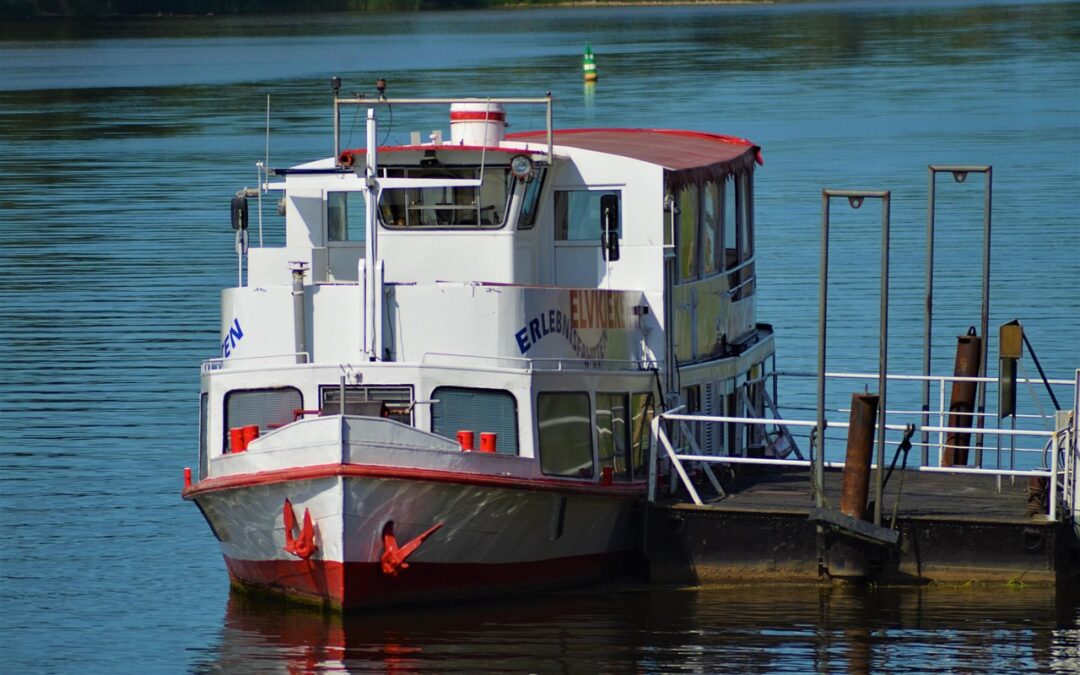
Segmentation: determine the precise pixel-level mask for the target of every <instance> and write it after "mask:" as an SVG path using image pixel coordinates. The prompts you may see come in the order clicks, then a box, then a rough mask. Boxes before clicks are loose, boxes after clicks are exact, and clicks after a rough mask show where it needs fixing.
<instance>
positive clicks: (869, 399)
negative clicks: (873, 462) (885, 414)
mask: <svg viewBox="0 0 1080 675" xmlns="http://www.w3.org/2000/svg"><path fill="white" fill-rule="evenodd" d="M877 408H878V395H877V394H852V395H851V419H850V423H849V426H848V439H847V456H846V457H845V459H844V481H843V486H842V488H841V491H840V511H841V513H844V514H846V515H849V516H851V517H852V518H858V519H860V520H863V519H864V516H865V513H866V498H867V496H868V495H869V494H870V456H871V453H872V451H873V448H874V429H875V426H876V423H877Z"/></svg>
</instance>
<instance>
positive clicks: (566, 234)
mask: <svg viewBox="0 0 1080 675" xmlns="http://www.w3.org/2000/svg"><path fill="white" fill-rule="evenodd" d="M620 200H621V195H620V193H619V190H617V189H611V188H596V187H591V188H590V187H585V186H583V187H581V188H575V189H565V190H559V189H557V190H555V284H556V285H557V286H575V287H579V288H604V287H606V282H607V278H608V276H609V275H610V274H611V271H612V268H613V266H614V265H617V264H618V259H619V254H618V246H619V244H620V243H621V242H620V240H621V238H622V221H621V216H620V215H619V214H620V211H621V209H620V208H619V206H620V205H619V202H620ZM605 213H606V214H607V216H606V219H605Z"/></svg>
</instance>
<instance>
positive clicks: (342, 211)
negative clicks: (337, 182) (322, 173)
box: [326, 192, 367, 242]
mask: <svg viewBox="0 0 1080 675" xmlns="http://www.w3.org/2000/svg"><path fill="white" fill-rule="evenodd" d="M366 211H367V205H366V202H365V201H364V195H363V193H360V192H327V193H326V241H327V242H342V241H350V242H362V241H364V238H365V237H366V236H367V231H366V227H365V220H366Z"/></svg>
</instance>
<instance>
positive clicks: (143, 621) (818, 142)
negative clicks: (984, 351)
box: [0, 2, 1080, 673]
mask: <svg viewBox="0 0 1080 675" xmlns="http://www.w3.org/2000/svg"><path fill="white" fill-rule="evenodd" d="M586 42H591V43H592V45H593V47H594V49H595V50H596V51H597V53H598V60H599V67H600V73H601V80H600V82H599V85H598V86H597V87H595V89H586V88H584V86H583V85H582V83H581V81H580V54H581V51H582V48H583V45H584V44H585V43H586ZM334 74H336V75H340V76H342V77H343V78H344V79H345V87H344V88H345V90H346V91H352V90H370V89H371V86H370V85H369V84H368V83H369V82H371V81H372V80H373V79H374V78H375V77H376V76H385V77H387V79H388V80H389V81H390V87H391V89H390V91H391V93H392V94H394V95H400V96H408V95H429V96H442V95H453V94H465V95H478V94H490V95H502V96H515V95H528V96H534V95H539V94H543V93H544V92H546V91H548V90H551V91H552V92H553V93H554V94H555V96H556V100H557V102H558V105H557V108H556V122H557V124H558V125H559V126H565V127H573V126H615V125H617V126H658V127H688V128H698V129H703V130H709V131H718V132H722V133H730V134H735V135H739V136H744V137H748V138H751V139H753V140H755V141H756V142H757V143H759V144H761V145H762V146H763V147H764V155H765V162H766V164H765V166H764V167H763V168H762V169H761V170H760V171H759V174H758V187H757V198H758V202H757V207H758V222H759V235H758V252H759V260H760V261H761V262H760V263H759V265H760V266H759V275H760V277H759V278H760V281H759V287H760V301H759V311H760V317H761V319H762V320H765V321H770V322H772V323H773V324H774V325H775V326H776V329H777V333H778V335H779V348H778V351H779V360H780V364H781V366H782V367H785V368H790V369H794V370H811V369H813V367H814V365H815V351H814V350H815V344H814V339H815V335H816V326H817V316H816V303H817V291H816V283H817V252H818V228H819V223H820V218H821V196H820V194H821V193H820V190H821V189H822V188H823V187H832V188H866V189H891V190H892V191H893V208H892V221H893V227H894V240H895V241H894V250H893V256H892V266H893V271H892V275H891V276H892V284H893V287H892V293H893V306H892V315H891V323H890V348H891V350H892V351H891V354H890V370H892V371H897V372H900V371H907V372H917V371H918V370H919V369H920V366H921V351H920V350H921V339H922V329H921V320H922V294H923V287H922V276H923V255H922V252H923V245H924V244H923V239H922V237H923V230H924V228H925V222H926V185H927V176H926V174H927V171H926V166H927V164H930V163H965V164H968V163H971V164H992V165H993V166H994V178H995V183H994V246H995V248H994V256H993V275H994V278H993V286H992V303H993V304H992V308H991V310H992V311H991V322H990V323H991V326H996V325H997V324H999V323H1002V322H1004V321H1007V320H1009V319H1012V318H1019V319H1020V320H1021V321H1022V322H1023V323H1024V325H1025V328H1026V331H1027V333H1028V336H1029V337H1030V338H1031V340H1032V342H1033V344H1034V346H1035V348H1036V349H1037V350H1038V353H1039V355H1040V356H1041V358H1042V360H1043V361H1044V363H1046V365H1047V366H1048V367H1049V369H1050V370H1051V373H1052V374H1053V375H1055V376H1058V377H1069V375H1070V373H1071V372H1072V369H1075V368H1076V367H1077V366H1080V287H1078V286H1080V285H1078V283H1077V279H1078V278H1080V216H1078V213H1080V200H1078V198H1077V192H1076V186H1077V184H1078V182H1080V4H1077V3H1036V4H1011V3H980V2H964V3H919V2H907V3H897V4H889V3H874V4H866V3H857V2H846V3H834V4H829V3H822V4H798V5H777V6H761V7H752V6H751V7H747V6H732V7H721V6H717V7H684V8H666V9H657V8H647V7H646V8H632V9H627V8H618V9H607V10H594V9H557V10H542V11H531V10H530V11H524V10H523V11H504V12H491V13H487V12H481V13H455V14H422V15H394V14H387V15H372V16H316V17H308V16H301V17H271V18H262V17H260V18H239V19H238V18H213V17H204V18H196V19H138V20H128V21H122V22H111V23H95V22H80V23H48V24H44V25H26V24H3V25H0V181H2V182H0V185H2V187H0V237H2V239H0V242H2V259H0V262H2V264H3V267H2V269H3V272H2V277H0V303H2V304H0V308H2V311H0V357H2V358H3V362H4V363H5V366H6V367H5V369H4V377H3V378H0V380H2V381H0V528H2V530H3V532H4V534H5V537H4V545H3V546H0V616H3V617H4V620H3V622H2V628H0V663H2V664H3V666H2V668H3V670H4V671H5V672H12V673H15V672H28V671H37V672H54V671H78V672H115V671H139V672H146V671H160V672H184V671H199V672H203V671H230V672H231V671H266V670H269V671H273V670H278V671H291V672H303V671H305V670H308V669H320V668H325V669H329V670H334V669H352V670H357V671H364V670H373V671H412V670H439V669H441V670H457V671H468V672H474V671H480V670H493V671H510V672H527V671H533V672H550V671H567V672H628V671H639V672H640V671H644V672H679V671H691V672H715V671H721V670H730V671H732V672H778V671H787V672H807V671H818V672H853V673H860V672H898V671H909V672H919V671H927V670H933V669H949V670H956V671H977V672H979V671H1002V670H1009V671H1013V672H1016V671H1030V672H1046V671H1058V672H1075V671H1076V670H1077V669H1080V648H1078V647H1077V644H1078V643H1080V629H1078V621H1080V615H1078V610H1077V604H1076V600H1075V599H1069V598H1063V597H1055V595H1054V594H1053V593H1050V592H1047V591H1044V590H1039V589H1031V588H1025V589H1018V590H1010V589H1006V588H1002V587H984V586H979V585H974V586H973V587H970V588H931V589H924V590H921V591H920V590H909V591H903V592H901V591H884V590H882V591H876V592H864V593H846V594H845V593H841V592H839V591H832V592H830V591H819V590H818V589H789V588H781V589H777V588H768V589H735V590H732V589H706V590H678V589H648V588H641V587H631V588H622V587H620V588H609V589H601V590H598V591H587V592H578V593H570V594H563V595H556V596H551V597H544V598H535V599H528V600H518V601H512V602H497V603H484V604H479V605H473V606H464V607H460V608H454V609H452V610H446V609H440V610H435V611H423V612H407V613H394V614H385V615H381V616H378V617H360V618H354V619H350V620H348V621H346V622H344V623H342V622H341V621H338V620H332V619H324V618H323V617H322V616H321V615H311V614H308V613H303V612H300V613H297V612H285V613H283V612H282V611H281V610H280V609H279V608H277V607H273V606H271V607H266V606H259V605H254V606H252V605H251V604H249V603H246V602H243V601H241V600H240V599H238V598H233V599H230V598H229V593H228V585H227V582H226V576H225V571H224V566H223V564H222V562H221V559H220V556H219V553H218V549H217V545H216V542H215V541H214V540H213V537H212V536H211V534H210V533H209V531H208V529H207V528H206V526H205V524H204V523H203V522H202V519H201V517H200V516H199V514H198V511H197V509H195V508H194V507H193V506H192V505H190V504H186V503H183V502H182V501H181V500H180V499H179V489H180V486H181V469H182V467H183V466H185V465H191V464H192V463H194V461H195V447H196V440H197V438H196V429H197V415H198V410H197V409H198V405H197V395H198V363H199V361H200V360H202V359H203V358H206V357H209V356H213V355H214V354H215V353H216V349H217V345H216V343H217V331H218V316H219V315H218V290H219V288H220V287H223V286H227V285H229V284H232V283H234V279H235V258H234V256H233V253H232V232H231V230H230V228H229V224H228V216H227V209H228V207H227V202H228V199H229V198H230V197H231V195H232V193H233V192H234V191H235V190H236V189H237V188H239V187H241V186H243V185H245V184H248V185H252V184H254V183H255V170H254V162H255V161H256V160H257V159H259V158H261V157H262V156H263V152H264V115H265V105H266V96H267V94H269V95H270V96H271V100H272V106H273V113H272V136H271V148H270V153H271V164H272V165H275V166H283V165H288V164H291V163H296V162H299V161H304V160H308V159H311V158H312V157H314V156H316V155H321V154H329V152H330V150H331V147H332V139H331V137H330V135H329V133H328V129H329V127H328V125H327V122H328V120H329V107H328V99H329V95H330V92H329V87H328V83H327V81H328V78H329V77H330V75H334ZM510 121H511V124H512V125H514V129H516V130H522V129H528V128H533V127H537V126H540V125H542V119H540V118H539V116H534V117H529V116H520V115H519V116H517V117H515V118H513V119H511V120H510ZM435 126H445V122H444V121H443V120H441V119H439V120H436V121H435V124H434V125H431V122H430V121H422V120H419V119H410V118H407V117H406V115H405V114H404V113H400V114H399V117H398V119H397V120H396V121H395V122H394V125H393V126H392V128H391V129H390V138H389V140H390V142H394V141H404V140H407V139H408V132H409V131H411V130H413V129H431V128H434V127H435ZM352 141H353V142H354V143H360V142H361V138H360V135H359V134H354V138H353V139H352ZM939 198H940V204H939V207H940V210H939V214H938V224H939V239H940V248H939V252H938V260H939V264H940V265H941V267H939V268H938V275H939V276H938V279H939V285H938V286H937V288H936V296H935V300H936V303H935V304H936V311H937V314H936V321H937V323H936V326H935V350H936V353H937V355H938V358H937V363H938V366H939V367H938V368H936V370H945V369H947V368H948V366H949V360H950V358H951V356H950V355H949V351H950V350H951V347H950V343H951V342H952V340H953V337H952V336H955V335H957V334H959V333H961V332H963V331H964V329H966V327H967V326H968V325H972V324H977V323H978V319H979V288H980V286H979V283H980V282H979V271H980V262H979V260H980V259H979V255H980V252H979V250H980V249H979V246H980V243H979V238H980V231H981V224H982V210H981V209H982V183H981V181H980V180H978V179H977V178H976V179H974V180H972V179H969V180H968V182H967V183H965V184H963V185H956V184H953V183H952V182H951V181H947V179H945V178H942V179H940V180H939ZM877 209H878V207H877V206H876V205H873V204H868V206H867V207H864V208H863V209H862V210H861V211H857V212H855V211H851V210H850V209H847V208H846V207H844V209H843V210H840V209H838V208H834V212H833V213H834V215H833V222H834V226H835V228H836V229H835V235H834V253H833V256H834V257H833V268H832V272H833V275H834V277H833V279H832V281H831V286H830V307H831V313H830V326H829V329H830V335H831V336H832V338H831V339H832V342H831V343H830V355H831V356H830V364H829V365H830V368H836V369H841V368H844V369H858V370H864V371H872V370H874V369H875V368H876V354H877V288H878V242H879V230H878V223H879V222H880V215H879V211H878V210H877ZM275 236H276V235H275ZM271 239H272V240H273V237H271ZM991 358H992V359H993V358H994V354H993V353H991ZM1029 367H1030V366H1029ZM800 397H804V398H803V400H805V396H804V394H803V393H801V392H799V391H793V392H792V398H793V399H795V400H799V399H800Z"/></svg>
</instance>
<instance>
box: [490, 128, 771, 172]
mask: <svg viewBox="0 0 1080 675" xmlns="http://www.w3.org/2000/svg"><path fill="white" fill-rule="evenodd" d="M506 140H508V141H522V142H526V143H544V144H546V143H547V133H546V132H544V131H525V132H519V133H514V134H507V135H506ZM554 142H555V145H562V146H566V147H570V148H581V149H582V150H593V151H596V152H603V153H607V154H611V155H618V156H620V157H627V158H630V159H637V160H641V161H643V162H648V163H650V164H657V165H660V166H663V167H664V168H667V169H670V170H672V171H684V170H687V169H699V168H704V167H715V165H718V164H731V165H734V164H739V163H742V162H746V161H748V160H749V161H756V162H757V163H758V164H762V163H763V161H762V159H761V148H759V147H758V146H756V145H754V144H753V143H751V142H750V141H748V140H746V139H745V138H736V137H734V136H721V135H719V134H710V133H705V132H700V131H679V130H674V129H566V130H560V131H556V132H555V141H554Z"/></svg>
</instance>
